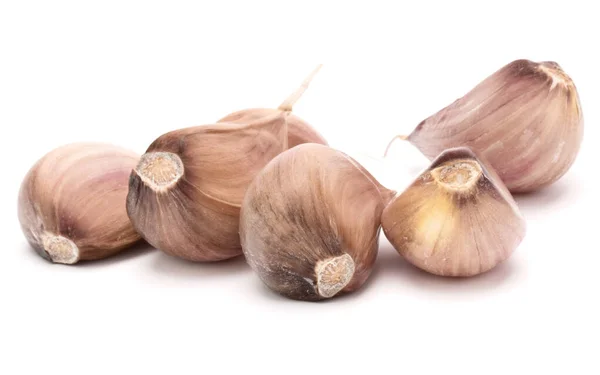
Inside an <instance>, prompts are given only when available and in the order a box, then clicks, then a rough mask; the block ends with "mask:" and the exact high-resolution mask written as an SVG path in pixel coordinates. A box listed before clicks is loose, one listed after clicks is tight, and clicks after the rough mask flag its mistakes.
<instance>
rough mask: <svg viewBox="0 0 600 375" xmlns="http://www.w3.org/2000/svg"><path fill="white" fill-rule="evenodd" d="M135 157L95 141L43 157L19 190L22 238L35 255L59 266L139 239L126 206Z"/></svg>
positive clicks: (101, 255) (97, 256)
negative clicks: (34, 250) (35, 252)
mask: <svg viewBox="0 0 600 375" xmlns="http://www.w3.org/2000/svg"><path fill="white" fill-rule="evenodd" d="M138 159H139V155H137V154H135V153H133V152H131V151H129V150H125V149H123V148H120V147H117V146H113V145H107V144H100V143H74V144H69V145H65V146H62V147H59V148H57V149H54V150H52V151H50V152H49V153H47V154H46V155H44V156H43V157H42V158H41V159H40V160H38V161H37V162H36V164H35V165H34V166H33V167H32V168H31V169H30V170H29V171H28V173H27V175H26V176H25V178H24V180H23V182H22V184H21V188H20V191H19V199H18V216H19V221H20V224H21V228H22V230H23V233H24V235H25V237H26V239H27V241H28V242H29V243H30V244H31V245H32V246H33V247H34V248H35V249H36V251H37V252H38V254H40V256H42V257H44V258H45V259H47V260H49V261H53V262H55V263H64V264H74V263H77V262H79V261H83V260H95V259H102V258H106V257H108V256H111V255H113V254H116V253H118V252H120V251H122V250H124V249H126V248H128V247H130V246H131V245H133V244H134V243H136V242H138V241H139V240H140V239H141V237H140V235H139V234H137V233H136V231H135V230H134V229H133V226H132V225H131V223H130V221H129V218H128V217H127V212H126V210H125V198H126V196H127V189H128V184H127V182H128V178H129V174H130V173H131V170H132V169H133V167H134V166H135V164H136V163H137V161H138ZM67 250H68V251H67Z"/></svg>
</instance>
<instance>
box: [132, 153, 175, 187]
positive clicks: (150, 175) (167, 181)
mask: <svg viewBox="0 0 600 375" xmlns="http://www.w3.org/2000/svg"><path fill="white" fill-rule="evenodd" d="M183 169H184V168H183V162H182V161H181V159H180V158H179V156H178V155H176V154H173V153H171V152H148V153H146V154H144V155H142V157H141V158H140V161H139V163H138V165H137V167H136V168H135V173H137V175H138V176H140V178H141V180H142V181H143V182H144V184H146V186H148V187H149V188H151V189H152V190H154V191H156V192H162V191H167V190H169V189H170V188H171V187H172V186H174V185H175V184H176V183H177V181H179V179H181V177H182V176H183Z"/></svg>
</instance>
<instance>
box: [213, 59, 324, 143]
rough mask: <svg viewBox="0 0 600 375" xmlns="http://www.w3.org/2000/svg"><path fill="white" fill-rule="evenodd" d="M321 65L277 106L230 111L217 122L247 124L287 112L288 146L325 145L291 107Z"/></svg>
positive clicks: (314, 130) (317, 133)
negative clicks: (304, 144) (303, 144)
mask: <svg viewBox="0 0 600 375" xmlns="http://www.w3.org/2000/svg"><path fill="white" fill-rule="evenodd" d="M321 67H322V65H319V66H317V68H316V69H315V70H314V71H313V72H312V73H311V74H310V75H309V76H308V77H307V78H306V79H305V80H304V82H303V83H302V85H301V86H300V87H299V88H298V89H296V90H295V91H294V92H293V93H292V94H291V95H290V96H289V97H287V98H286V99H285V100H284V101H283V103H281V105H280V106H279V107H278V108H250V109H243V110H241V111H236V112H233V113H230V114H229V115H227V116H225V117H223V118H222V119H220V120H219V121H218V122H219V123H222V122H229V123H236V124H248V123H252V122H255V121H257V120H259V119H261V118H265V117H270V116H273V115H276V114H278V113H287V114H288V116H287V120H288V148H292V147H295V146H297V145H299V144H302V143H319V144H323V145H327V140H326V139H325V138H323V136H322V135H321V134H320V133H319V132H318V131H317V130H316V129H314V128H313V127H312V126H310V125H309V124H308V123H307V122H306V121H304V120H302V119H301V118H300V117H298V116H296V115H295V114H293V113H292V107H293V106H294V104H295V103H296V101H297V100H298V99H299V98H300V97H301V96H302V94H303V93H304V91H306V89H307V88H308V86H309V85H310V83H311V82H312V80H313V78H314V77H315V75H316V74H317V73H318V72H319V70H320V69H321Z"/></svg>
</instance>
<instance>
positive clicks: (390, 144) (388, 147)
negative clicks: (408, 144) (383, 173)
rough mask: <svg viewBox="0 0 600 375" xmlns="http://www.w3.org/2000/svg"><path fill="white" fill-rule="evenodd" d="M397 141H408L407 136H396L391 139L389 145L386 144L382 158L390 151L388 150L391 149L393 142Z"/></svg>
mask: <svg viewBox="0 0 600 375" xmlns="http://www.w3.org/2000/svg"><path fill="white" fill-rule="evenodd" d="M397 139H399V140H401V141H406V140H407V139H408V136H407V135H397V136H395V137H394V138H392V140H391V141H390V143H388V145H387V147H386V148H385V152H384V153H383V157H386V156H387V154H388V152H389V151H390V148H391V147H392V144H393V143H394V142H396V140H397Z"/></svg>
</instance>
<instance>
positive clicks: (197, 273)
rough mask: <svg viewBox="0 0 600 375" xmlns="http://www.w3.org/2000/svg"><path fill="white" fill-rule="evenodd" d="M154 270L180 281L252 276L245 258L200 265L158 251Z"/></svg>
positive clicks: (153, 261) (153, 265) (153, 260)
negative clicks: (242, 275) (243, 275)
mask: <svg viewBox="0 0 600 375" xmlns="http://www.w3.org/2000/svg"><path fill="white" fill-rule="evenodd" d="M152 269H153V270H154V271H156V272H157V273H159V274H160V275H162V276H166V277H169V278H173V279H179V280H203V281H207V280H215V277H235V276H236V275H241V274H250V273H251V270H250V267H249V266H248V264H247V263H246V260H245V259H244V257H243V256H238V257H234V258H230V259H226V260H222V261H220V262H217V263H210V262H209V263H198V262H194V261H189V260H186V259H181V258H178V257H174V256H172V255H168V254H165V253H163V252H161V251H157V252H156V254H155V256H154V259H152Z"/></svg>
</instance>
